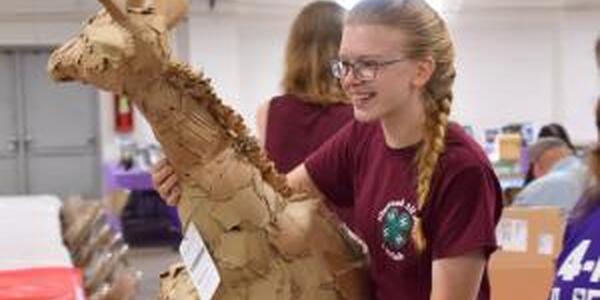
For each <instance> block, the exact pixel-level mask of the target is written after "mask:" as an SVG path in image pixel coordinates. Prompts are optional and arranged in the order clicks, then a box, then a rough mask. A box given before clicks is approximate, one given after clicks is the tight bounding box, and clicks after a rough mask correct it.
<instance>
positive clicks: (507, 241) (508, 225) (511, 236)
mask: <svg viewBox="0 0 600 300" xmlns="http://www.w3.org/2000/svg"><path fill="white" fill-rule="evenodd" d="M496 239H497V240H498V244H499V245H500V246H501V247H502V250H504V251H510V252H527V221H525V220H518V219H508V218H507V219H503V220H501V221H500V224H498V226H497V227H496Z"/></svg>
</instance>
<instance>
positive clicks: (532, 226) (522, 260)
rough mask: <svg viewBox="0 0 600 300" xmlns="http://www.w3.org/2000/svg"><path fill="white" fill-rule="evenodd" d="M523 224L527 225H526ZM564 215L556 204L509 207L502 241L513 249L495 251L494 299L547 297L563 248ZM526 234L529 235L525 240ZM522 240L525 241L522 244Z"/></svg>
mask: <svg viewBox="0 0 600 300" xmlns="http://www.w3.org/2000/svg"><path fill="white" fill-rule="evenodd" d="M522 225H525V226H526V227H525V228H524V229H523V228H522ZM563 230H564V224H563V218H562V217H561V212H560V209H558V208H554V207H538V208H536V207H509V208H506V209H504V212H503V215H502V219H501V221H500V224H499V226H498V230H497V236H498V240H499V242H500V243H502V241H504V242H508V243H509V244H511V245H509V247H508V248H511V249H514V250H512V251H507V250H499V251H497V252H496V253H494V254H493V255H492V258H491V261H490V266H489V272H490V280H491V287H492V299H494V300H532V299H546V298H547V297H548V295H549V292H550V286H551V284H552V280H553V278H554V269H555V268H554V261H555V259H556V257H557V256H558V253H559V252H560V249H561V243H562V237H563ZM523 236H525V237H526V238H525V239H524V240H523ZM521 241H524V244H522V245H521Z"/></svg>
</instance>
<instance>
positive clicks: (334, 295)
mask: <svg viewBox="0 0 600 300" xmlns="http://www.w3.org/2000/svg"><path fill="white" fill-rule="evenodd" d="M123 1H124V0H123ZM123 1H121V2H120V3H114V2H112V1H110V0H101V2H102V3H103V5H104V6H105V7H106V10H107V11H108V12H107V11H102V12H100V13H99V14H98V15H97V16H95V17H93V18H92V19H90V20H89V21H88V22H87V24H86V25H85V27H84V28H83V31H82V33H81V34H79V35H78V36H77V37H76V38H74V39H72V40H71V41H69V42H67V43H66V44H65V45H64V46H63V47H61V48H60V49H58V50H57V51H56V52H55V53H54V54H53V55H52V57H51V59H50V62H49V65H48V67H49V72H50V73H51V75H52V76H53V77H54V78H55V79H56V80H78V81H81V82H84V83H90V84H93V85H96V86H98V87H100V88H102V89H105V90H108V91H112V92H114V93H118V94H124V95H127V96H128V97H129V98H130V99H132V100H133V101H134V104H135V105H136V106H137V107H138V108H139V109H140V110H141V111H142V113H143V114H144V116H145V117H146V118H147V119H148V121H149V123H150V124H151V126H152V128H153V130H154V133H155V135H156V137H157V139H158V140H159V141H160V143H161V144H162V146H163V149H164V152H165V153H166V155H167V157H168V159H169V161H170V162H171V164H172V165H173V167H174V169H175V172H176V173H177V175H178V177H179V178H180V180H181V182H182V186H183V197H182V200H181V202H180V204H179V206H178V209H179V212H180V216H181V219H182V222H183V223H184V226H187V225H189V224H190V222H191V223H193V224H194V225H195V226H196V227H197V228H198V230H199V231H200V233H201V234H202V236H203V238H204V239H205V242H206V244H207V247H208V249H209V251H210V252H211V254H212V256H213V258H214V259H215V261H216V264H217V267H218V269H219V273H220V275H221V278H222V282H221V286H220V288H219V290H218V291H217V294H216V296H215V298H216V299H257V300H258V299H260V300H264V299H306V300H309V299H310V300H313V299H366V298H368V295H369V292H368V285H367V284H366V282H367V280H366V278H367V275H366V272H365V270H364V263H363V261H364V260H363V256H362V253H360V251H356V250H355V249H360V247H354V245H351V244H350V243H349V242H348V241H350V239H347V238H346V237H345V236H344V232H343V230H341V229H340V226H339V223H338V222H337V220H335V219H334V218H333V217H332V216H331V214H330V213H329V212H328V211H327V210H326V209H324V208H323V207H321V205H320V204H319V203H318V201H315V200H314V199H312V198H310V197H306V196H304V195H299V194H293V193H291V190H290V188H289V187H288V186H287V184H286V182H285V178H284V177H283V176H281V175H280V174H277V172H276V171H275V169H274V167H273V165H272V163H271V162H270V161H268V159H267V158H266V156H265V155H264V153H263V152H262V151H261V149H260V147H259V145H258V143H257V141H256V140H255V139H254V138H253V137H250V136H249V135H248V129H247V128H246V126H245V125H244V124H243V122H242V119H241V117H240V116H239V115H238V114H236V113H235V112H234V111H233V110H231V109H230V108H229V107H227V106H225V105H223V104H222V102H221V100H220V99H219V98H218V97H217V96H216V95H215V93H214V91H213V88H212V87H211V85H210V82H209V80H208V79H206V78H204V77H203V75H202V74H198V73H195V72H193V71H191V70H190V69H189V68H188V67H187V66H185V65H182V64H179V63H176V62H174V61H171V60H170V55H169V52H170V50H169V48H168V42H167V28H169V27H170V26H172V25H173V22H175V21H176V19H180V18H181V16H182V15H183V13H182V10H185V7H186V4H185V1H183V0H179V1H175V0H163V1H159V2H156V3H149V2H152V1H146V2H143V1H142V2H143V3H144V5H147V6H145V7H139V5H140V4H139V2H138V3H136V6H135V7H129V9H128V10H126V11H125V10H123V9H119V7H122V5H123ZM157 1H158V0H157ZM176 270H179V271H178V272H175V271H173V272H169V273H167V274H165V276H163V280H164V281H165V282H163V288H162V290H163V293H162V294H161V299H178V300H181V299H194V298H195V297H197V296H196V295H195V294H194V293H191V292H190V289H192V290H193V287H192V286H191V285H190V282H189V280H186V279H185V278H184V276H177V275H181V274H182V273H184V272H181V270H180V269H176Z"/></svg>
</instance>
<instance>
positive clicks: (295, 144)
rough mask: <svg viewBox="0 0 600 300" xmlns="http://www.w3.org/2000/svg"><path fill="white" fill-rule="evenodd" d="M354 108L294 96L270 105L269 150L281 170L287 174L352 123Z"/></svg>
mask: <svg viewBox="0 0 600 300" xmlns="http://www.w3.org/2000/svg"><path fill="white" fill-rule="evenodd" d="M352 118H353V115H352V106H350V105H347V104H327V105H324V104H316V103H311V102H308V101H303V100H302V99H300V98H298V97H297V96H294V95H283V96H279V97H275V98H273V99H272V100H271V102H270V104H269V113H268V116H267V126H266V133H265V150H266V151H267V155H268V156H269V158H270V159H271V160H273V162H274V163H275V168H276V169H277V171H279V172H280V173H283V174H287V173H289V172H290V171H292V170H293V169H294V168H295V167H296V166H298V165H300V164H301V163H303V162H304V160H305V159H306V158H307V157H308V155H310V154H311V153H312V152H313V151H315V150H317V149H318V148H319V147H320V146H321V144H323V143H324V142H325V141H326V140H327V139H329V138H330V137H332V136H333V135H334V134H335V133H336V132H337V131H338V130H340V129H341V128H342V127H343V126H344V125H346V123H348V121H350V120H352Z"/></svg>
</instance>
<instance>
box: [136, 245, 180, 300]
mask: <svg viewBox="0 0 600 300" xmlns="http://www.w3.org/2000/svg"><path fill="white" fill-rule="evenodd" d="M129 261H130V263H131V266H132V267H133V268H134V269H136V270H139V271H142V282H141V285H140V291H139V293H138V295H137V297H136V300H152V299H156V296H157V294H158V289H159V280H158V275H159V274H160V273H162V272H163V271H165V270H167V268H168V266H169V265H171V264H173V263H175V262H178V261H180V258H179V253H178V252H177V251H176V250H174V249H173V248H172V247H152V248H150V247H143V248H131V249H130V252H129Z"/></svg>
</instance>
